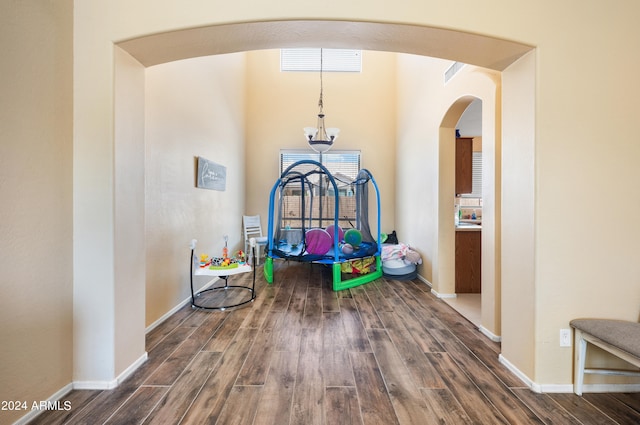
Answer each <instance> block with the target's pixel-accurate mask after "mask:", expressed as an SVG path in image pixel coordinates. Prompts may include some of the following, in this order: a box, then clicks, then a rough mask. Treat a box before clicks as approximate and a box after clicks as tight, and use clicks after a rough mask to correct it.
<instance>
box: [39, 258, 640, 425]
mask: <svg viewBox="0 0 640 425" xmlns="http://www.w3.org/2000/svg"><path fill="white" fill-rule="evenodd" d="M274 269H275V272H274V283H273V284H272V285H269V284H267V283H266V281H265V280H264V277H263V276H262V269H261V266H260V267H259V268H258V271H257V273H256V288H257V290H256V293H257V298H256V299H255V300H254V302H252V303H250V304H247V305H245V306H243V307H240V308H237V309H232V310H227V311H223V312H220V311H203V310H194V309H192V308H191V306H190V305H186V306H184V307H182V308H180V309H178V311H177V312H176V313H175V314H173V315H172V316H170V317H169V318H167V320H165V321H164V322H163V323H161V324H159V325H158V326H157V327H155V328H154V329H153V330H152V331H150V332H149V334H148V335H147V341H146V347H147V352H148V359H147V361H146V362H145V363H143V364H142V365H141V366H140V367H139V368H138V369H137V370H136V371H134V373H133V374H132V375H131V376H130V377H129V378H127V379H126V380H125V381H124V382H123V383H122V384H120V385H119V386H118V387H117V388H116V389H113V390H104V391H95V390H94V391H86V390H74V391H72V392H71V393H69V394H67V395H65V396H64V397H63V400H68V401H70V402H71V403H72V408H71V410H70V411H47V412H44V413H42V414H41V415H39V416H38V417H36V418H35V419H34V420H33V421H32V422H31V424H36V425H44V424H47V425H49V424H53V425H62V424H64V425H67V424H71V425H73V424H87V425H100V424H105V423H126V424H132V425H134V424H142V423H144V424H154V425H155V424H161V425H174V424H175V425H183V424H198V425H200V424H218V425H229V424H243V425H245V424H246V425H291V424H304V425H310V424H311V425H314V424H318V425H326V424H341V425H342V424H358V425H393V424H421V425H422V424H427V425H428V424H454V425H458V424H474V425H475V424H483V425H484V424H505V423H511V424H542V423H543V424H563V425H564V424H571V425H573V424H576V425H579V424H580V425H584V424H598V425H607V424H621V425H626V424H638V423H640V393H622V394H621V393H611V394H585V395H584V396H583V397H578V396H576V395H574V394H572V393H568V394H536V393H534V392H532V391H531V390H530V389H528V388H526V387H525V385H524V384H523V382H521V381H520V379H518V377H516V376H515V375H514V374H512V373H511V372H510V371H509V370H508V369H507V368H506V367H505V366H504V365H503V364H501V363H500V361H499V358H498V356H499V354H500V343H496V342H494V341H491V340H489V339H488V338H487V337H486V336H484V335H483V334H482V333H481V332H480V331H479V330H478V329H477V328H476V326H475V325H473V324H472V323H471V322H469V321H468V320H466V319H465V318H464V317H462V316H460V315H459V314H458V313H457V312H456V311H455V310H453V309H452V308H451V307H450V306H449V305H447V304H446V303H444V302H443V301H442V300H439V299H438V298H436V297H435V296H434V295H433V294H432V293H431V292H430V288H429V287H428V286H427V285H425V284H424V283H422V282H420V281H418V280H414V281H398V280H395V279H387V278H381V279H378V280H376V281H374V282H370V283H367V284H365V285H362V286H359V287H355V288H351V289H347V290H343V291H339V292H334V291H333V290H332V279H333V276H332V271H331V267H327V266H323V265H318V264H313V265H311V264H305V263H297V262H284V261H277V262H275V263H274ZM252 277H253V276H250V275H249V274H246V275H243V276H235V277H233V278H232V280H233V284H243V285H248V284H250V283H251V279H252ZM229 295H230V291H229V293H225V291H220V293H219V294H207V296H210V297H212V298H216V299H217V300H219V299H220V298H222V297H227V296H229Z"/></svg>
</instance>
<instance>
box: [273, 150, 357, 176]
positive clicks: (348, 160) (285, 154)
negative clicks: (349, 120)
mask: <svg viewBox="0 0 640 425" xmlns="http://www.w3.org/2000/svg"><path fill="white" fill-rule="evenodd" d="M320 156H321V155H320V154H319V153H316V152H310V151H308V150H281V151H280V172H279V173H278V175H282V172H283V171H284V170H286V169H287V167H289V166H290V165H291V164H293V163H295V162H298V161H302V160H303V159H310V160H313V161H317V162H320V163H321V164H322V165H324V166H325V167H326V168H327V170H329V172H330V173H331V174H332V175H333V176H337V177H338V178H340V180H346V181H351V180H355V178H356V177H357V176H358V171H360V151H331V152H325V153H323V154H322V159H320Z"/></svg>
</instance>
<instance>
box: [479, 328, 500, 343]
mask: <svg viewBox="0 0 640 425" xmlns="http://www.w3.org/2000/svg"><path fill="white" fill-rule="evenodd" d="M478 330H479V331H480V332H482V333H483V334H484V336H486V337H487V338H489V339H490V340H491V341H493V342H500V341H502V337H501V336H500V335H496V334H494V333H493V332H491V331H490V330H489V329H487V328H485V327H484V326H479V327H478Z"/></svg>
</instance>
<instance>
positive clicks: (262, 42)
mask: <svg viewBox="0 0 640 425" xmlns="http://www.w3.org/2000/svg"><path fill="white" fill-rule="evenodd" d="M416 40H420V41H419V42H416ZM285 45H288V46H307V47H308V46H320V45H322V46H324V47H354V46H357V47H361V48H363V49H367V50H384V51H391V52H403V53H411V54H417V55H425V56H433V57H440V58H449V59H457V60H459V61H461V62H466V63H472V64H475V65H478V66H482V67H486V68H489V69H495V70H498V71H501V70H503V69H505V68H506V67H508V66H509V65H510V64H511V63H513V62H514V61H516V60H517V59H518V58H519V57H521V56H522V55H524V54H525V53H527V52H528V51H530V50H531V49H532V48H531V47H530V46H525V45H522V44H519V43H513V42H510V41H506V40H500V39H495V38H490V37H484V36H480V35H475V34H471V33H464V32H460V31H451V30H445V29H441V28H433V27H426V26H416V25H402V24H387V23H375V22H347V21H268V22H250V23H239V24H228V25H213V26H207V27H198V28H190V29H184V30H175V29H168V30H167V32H162V33H157V34H154V35H150V36H142V37H139V38H135V39H130V40H127V41H123V42H120V43H117V46H118V47H119V48H120V49H121V50H122V51H124V52H125V53H127V54H128V55H129V56H130V57H131V58H133V59H135V60H136V61H137V62H138V63H139V64H140V65H141V66H142V67H147V66H152V65H155V64H160V63H164V62H169V61H174V60H179V59H186V58H191V57H196V56H204V55H212V54H219V53H227V52H240V51H247V50H256V49H265V48H275V47H282V46H285ZM488 46H491V48H488ZM479 52H481V53H479ZM112 60H113V61H114V62H115V61H117V60H118V59H117V58H116V59H112ZM79 70H80V72H81V73H82V72H84V71H85V70H84V69H83V68H82V67H79ZM116 83H117V82H116ZM143 83H144V82H143V81H142V84H143ZM82 88H83V87H82V85H81V84H80V85H79V86H78V90H80V91H81V90H82ZM115 92H118V89H117V87H116V90H115ZM89 97H90V96H87V98H89ZM82 107H83V105H82V102H79V103H78V108H79V109H82ZM135 108H140V110H143V108H144V104H138V105H135V107H132V108H131V109H132V110H133V112H136V111H135ZM137 113H138V114H139V113H140V111H137ZM116 120H117V117H116ZM104 122H105V123H107V124H111V121H110V120H108V119H105V120H104ZM130 124H132V125H131V126H128V129H130V130H131V134H133V133H135V134H140V133H144V123H135V122H131V123H130ZM454 125H455V124H454ZM117 126H118V122H116V127H117ZM136 126H137V127H138V128H136ZM89 127H91V126H90V125H88V124H87V123H84V124H83V123H79V124H78V130H79V131H78V133H77V137H76V140H77V143H76V144H77V145H78V147H79V148H82V147H83V146H84V144H85V143H89V142H87V141H85V139H87V140H93V139H91V138H86V137H83V136H86V134H85V133H86V132H87V131H88V130H89ZM98 127H99V126H98ZM91 128H92V131H95V132H97V133H100V131H97V130H98V129H94V128H93V127H91ZM105 134H107V135H110V134H112V133H111V131H106V132H105ZM131 134H127V135H124V136H122V137H123V138H122V140H120V139H119V137H121V135H120V134H116V135H115V137H114V140H109V141H104V140H102V139H101V140H99V141H98V143H103V144H106V143H116V144H118V143H122V144H128V143H131V144H136V143H141V141H140V140H136V138H135V137H131ZM451 137H453V132H452V133H451ZM84 147H86V146H84ZM78 152H80V153H82V152H85V151H84V150H82V149H78ZM86 152H87V153H88V154H87V156H90V154H89V153H90V152H91V150H90V149H87V150H86ZM89 159H91V158H90V157H88V158H84V157H83V156H82V155H80V154H79V155H78V156H77V157H76V159H75V163H80V162H82V161H84V160H89ZM108 160H109V159H108V158H107V159H105V161H108ZM115 161H117V159H116V160H115ZM111 165H113V164H111ZM115 165H116V166H115V167H112V168H113V169H114V170H115V171H114V173H115V178H116V179H118V178H119V177H121V176H119V175H118V173H119V172H120V171H119V170H120V167H118V164H117V163H116V164H115ZM129 166H130V164H129ZM139 166H143V164H139ZM107 168H109V167H107ZM85 174H87V175H85ZM85 177H87V178H88V177H90V172H88V171H85V170H84V169H82V168H81V167H80V168H79V169H78V172H77V173H76V180H78V181H81V180H82V179H83V178H85ZM140 185H141V187H140V188H138V189H141V190H142V191H144V182H141V183H140ZM74 197H75V199H76V200H77V203H79V204H80V203H86V204H87V205H95V207H89V208H86V209H83V210H82V211H80V212H79V214H78V215H77V216H76V221H77V222H78V223H79V225H77V226H76V235H77V238H76V242H75V243H74V250H76V251H77V252H87V254H86V255H87V256H92V257H95V258H100V257H102V256H103V254H105V253H108V254H109V255H111V254H112V253H115V254H113V255H114V256H115V257H120V256H122V255H123V254H122V253H121V252H119V248H118V246H119V245H118V242H117V241H115V242H113V241H112V242H111V243H107V244H102V245H99V246H97V245H95V244H93V243H92V238H91V235H92V229H89V228H85V226H83V225H82V224H83V223H84V221H86V220H84V221H83V218H86V217H87V216H91V215H92V214H94V213H95V212H96V211H97V208H98V206H100V207H104V206H103V205H102V204H100V203H96V202H92V198H91V197H90V196H88V195H87V194H85V193H84V192H82V191H78V192H77V193H74ZM107 198H108V202H107V204H108V205H107V207H109V206H111V207H113V206H114V205H115V206H117V205H116V204H118V200H117V196H116V197H115V198H113V197H112V196H111V195H109V196H108V197H107ZM107 209H109V208H107ZM127 213H128V214H138V215H139V212H136V211H128V212H127ZM450 216H451V215H449V217H450ZM125 221H126V220H123V221H122V224H121V223H120V222H114V223H112V224H113V226H114V227H115V233H125V232H126V231H127V229H126V226H124V224H125ZM89 222H90V221H89ZM135 232H140V233H141V234H143V229H136V230H134V234H132V233H131V232H129V233H127V237H129V238H132V237H133V238H137V239H140V238H141V234H135ZM142 236H143V235H142ZM90 267H91V266H90V264H87V265H84V264H78V265H77V266H76V269H75V272H76V273H75V274H76V276H84V275H85V274H92V272H93V270H91V269H90ZM130 267H131V269H130V270H127V269H120V270H119V272H120V273H123V274H126V275H127V276H137V275H138V273H137V271H139V269H140V268H142V269H144V267H145V265H144V264H140V263H137V264H132V265H130ZM440 267H441V264H440V263H438V262H436V263H434V268H440ZM104 276H105V277H104V278H102V279H101V281H100V282H99V283H100V285H101V287H105V288H106V290H107V291H108V290H109V289H114V290H115V289H116V287H117V286H118V285H119V283H118V278H117V277H114V276H113V274H111V273H105V274H104ZM144 284H145V283H144V281H140V282H135V286H136V288H138V287H141V288H144ZM94 287H95V284H94V281H92V280H90V279H81V278H78V279H76V280H75V282H74V290H75V293H76V294H78V299H79V304H78V305H82V306H83V308H79V307H78V308H77V309H76V311H75V313H76V319H75V320H77V321H78V323H80V322H82V323H85V322H86V323H87V324H88V325H87V326H86V327H78V329H77V331H76V333H75V335H74V338H75V340H76V341H77V344H76V345H77V349H76V351H75V354H76V357H77V358H78V363H83V364H85V365H86V367H84V368H83V369H82V371H81V372H82V373H78V376H79V379H83V378H84V377H85V376H86V377H88V378H87V379H89V380H91V379H93V378H92V376H93V375H94V373H93V371H92V369H93V367H91V366H90V364H91V363H93V361H92V360H91V356H92V353H93V352H95V351H102V352H106V353H114V352H115V351H118V348H119V347H120V346H121V345H122V344H124V342H125V341H130V340H132V339H133V340H144V327H142V328H141V327H140V326H121V327H118V329H117V335H116V337H115V338H114V339H110V340H107V341H104V342H103V343H101V344H100V346H98V347H94V346H92V344H91V341H93V338H92V335H93V334H95V333H96V330H98V331H101V330H103V329H104V328H109V327H110V326H113V323H115V322H126V319H127V318H128V317H130V316H132V315H133V316H135V317H139V314H132V312H135V311H144V308H145V305H144V289H140V290H136V291H135V296H132V292H129V291H116V292H117V294H118V296H117V297H114V298H112V299H110V300H109V301H108V302H104V300H102V299H99V300H98V299H96V298H95V297H91V296H90V294H92V293H93V290H94ZM125 298H126V302H123V300H124V299H125ZM116 306H118V308H117V309H116V308H115V307H116ZM114 311H115V313H113V314H111V312H114ZM95 312H105V314H106V313H108V314H106V316H107V318H108V319H109V320H107V321H106V322H109V323H105V321H102V322H98V321H96V320H91V319H92V317H93V315H94V313H95ZM114 314H115V315H117V317H114ZM141 331H142V332H141ZM134 355H135V354H131V355H130V354H129V353H127V355H126V356H124V355H123V356H122V357H121V358H119V359H117V361H116V362H115V368H114V369H113V370H108V371H106V372H105V373H106V374H107V375H109V374H112V372H114V373H115V375H118V374H119V373H120V372H121V371H123V369H124V366H126V365H127V364H131V357H132V356H134ZM109 356H110V357H115V355H108V357H109ZM97 379H102V378H97Z"/></svg>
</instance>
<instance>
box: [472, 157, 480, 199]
mask: <svg viewBox="0 0 640 425" xmlns="http://www.w3.org/2000/svg"><path fill="white" fill-rule="evenodd" d="M471 188H472V191H471V196H475V197H482V152H474V153H473V158H472V159H471Z"/></svg>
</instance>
